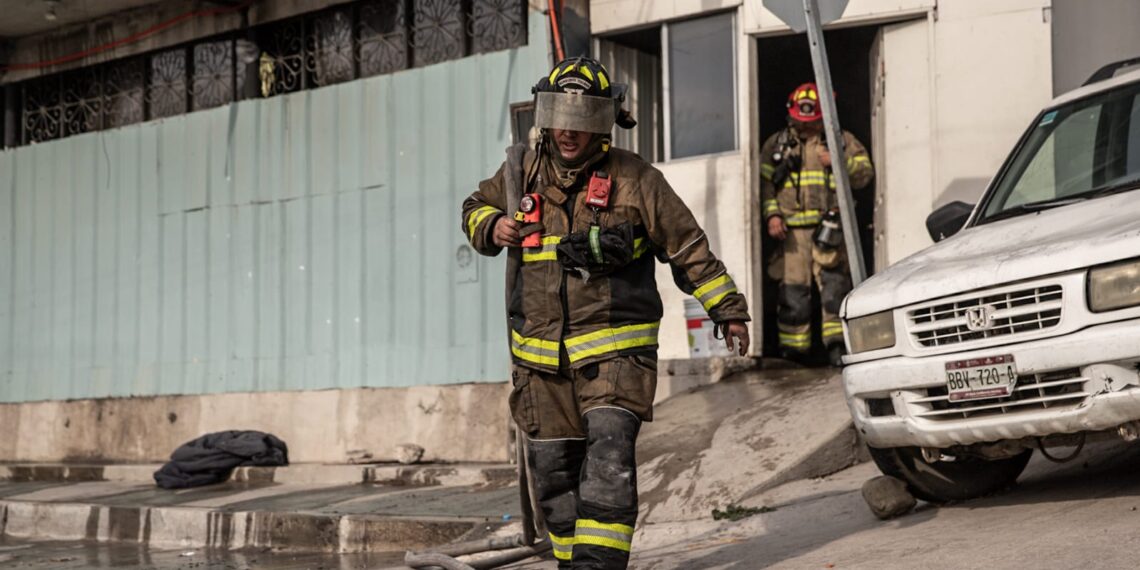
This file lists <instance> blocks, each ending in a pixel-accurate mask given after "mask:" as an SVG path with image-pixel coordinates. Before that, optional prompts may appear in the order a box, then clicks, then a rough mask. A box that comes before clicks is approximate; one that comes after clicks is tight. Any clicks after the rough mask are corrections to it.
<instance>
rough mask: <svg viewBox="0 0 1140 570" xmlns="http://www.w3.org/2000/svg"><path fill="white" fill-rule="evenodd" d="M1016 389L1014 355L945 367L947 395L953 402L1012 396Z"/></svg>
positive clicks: (950, 363) (963, 362)
mask: <svg viewBox="0 0 1140 570" xmlns="http://www.w3.org/2000/svg"><path fill="white" fill-rule="evenodd" d="M1015 385H1017V366H1016V365H1015V364H1014V362H1013V355H1012V354H1003V355H1001V356H988V357H986V358H974V359H971V360H955V361H953V362H947V363H946V391H947V392H948V393H949V395H950V401H951V402H962V401H965V400H981V399H984V398H1001V397H1004V396H1009V395H1010V394H1013V387H1014V386H1015Z"/></svg>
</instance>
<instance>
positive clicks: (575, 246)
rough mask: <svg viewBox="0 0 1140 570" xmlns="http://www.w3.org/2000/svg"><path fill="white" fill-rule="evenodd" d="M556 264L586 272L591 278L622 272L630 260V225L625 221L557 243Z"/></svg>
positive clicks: (631, 244) (578, 234)
mask: <svg viewBox="0 0 1140 570" xmlns="http://www.w3.org/2000/svg"><path fill="white" fill-rule="evenodd" d="M591 234H594V236H595V237H594V238H593V239H592V238H591ZM558 261H559V263H561V264H562V266H563V267H565V268H566V269H585V270H587V271H588V272H589V273H591V274H594V275H598V274H604V273H610V272H613V271H615V270H618V269H621V268H622V267H625V266H626V265H629V262H631V261H633V226H632V225H630V224H629V223H628V222H626V223H624V224H621V225H619V226H616V227H612V228H601V227H598V226H592V227H591V229H590V230H587V231H584V232H574V233H572V234H570V235H568V236H566V238H565V239H563V240H562V242H561V243H559V244H558Z"/></svg>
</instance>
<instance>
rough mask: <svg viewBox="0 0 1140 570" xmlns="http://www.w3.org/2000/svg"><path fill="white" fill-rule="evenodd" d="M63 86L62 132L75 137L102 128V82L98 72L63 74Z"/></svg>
mask: <svg viewBox="0 0 1140 570" xmlns="http://www.w3.org/2000/svg"><path fill="white" fill-rule="evenodd" d="M61 82H62V85H63V132H62V133H61V136H68V135H77V134H80V133H86V132H90V131H97V130H99V129H101V128H103V82H102V81H100V77H99V70H98V69H95V68H87V69H80V70H78V71H73V72H71V73H68V74H65V75H64V76H63V78H62V80H61Z"/></svg>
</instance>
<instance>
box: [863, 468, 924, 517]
mask: <svg viewBox="0 0 1140 570" xmlns="http://www.w3.org/2000/svg"><path fill="white" fill-rule="evenodd" d="M863 500H864V501H867V506H868V507H871V512H872V513H875V516H876V517H879V518H880V519H883V520H887V519H891V518H894V517H897V516H901V515H905V514H906V513H908V512H910V510H911V509H913V508H914V506H915V505H916V504H917V503H918V501H917V500H916V499H915V498H914V495H911V494H910V491H907V490H906V483H904V482H902V481H901V480H899V479H896V478H894V477H890V476H887V475H881V476H879V477H874V478H872V479H868V480H867V482H866V483H863Z"/></svg>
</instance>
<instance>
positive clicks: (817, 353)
mask: <svg viewBox="0 0 1140 570" xmlns="http://www.w3.org/2000/svg"><path fill="white" fill-rule="evenodd" d="M879 28H880V27H879V26H862V27H853V28H845V29H839V30H828V31H826V32H825V33H824V36H825V37H824V39H825V42H826V44H827V55H828V60H829V63H830V67H831V78H832V83H833V87H834V89H835V92H836V107H837V108H838V110H839V124H840V127H841V128H842V129H844V130H846V131H850V132H851V134H853V135H855V138H857V139H859V141H860V142H862V143H863V145H864V146H865V147H867V149H868V151H870V150H871V149H872V148H873V146H872V145H873V144H874V143H873V141H872V140H871V137H872V116H871V111H872V69H871V61H872V58H871V53H872V49H874V45H875V38H876V36H877V35H878V33H879ZM756 42H757V46H756V47H757V66H756V74H757V76H756V77H757V82H756V84H757V88H758V90H757V104H758V108H757V109H756V112H757V113H756V116H757V118H758V121H759V127H760V128H759V134H760V138H759V141H760V143H761V144H762V143H763V141H765V140H767V139H768V137H770V136H772V135H774V134H776V133H777V132H779V131H780V130H781V129H783V128H784V127H786V126H787V108H786V107H785V103H786V102H787V99H788V94H789V93H791V92H792V90H794V89H795V88H796V87H798V86H799V85H800V84H802V83H806V82H809V81H815V73H814V71H813V68H812V63H811V52H810V51H809V49H808V42H807V38H806V37H805V36H804V35H803V34H795V35H783V36H775V37H764V38H757V39H756ZM871 160H872V162H875V163H877V162H878V161H879V160H880V157H877V156H874V154H872V156H871ZM876 183H877V180H875V181H872V182H871V184H870V185H868V186H867V187H866V188H863V189H860V190H854V191H853V193H854V197H855V215H856V218H857V221H858V226H859V234H860V235H859V237H860V241H861V243H862V249H863V257H864V262H865V264H866V266H867V271H868V273H869V272H871V271H872V269H873V268H874V267H875V260H874V249H875V248H874V243H873V241H872V239H873V236H874V233H873V230H874V228H873V222H874V219H875V217H874V202H875V184H876ZM756 199H757V200H758V199H759V189H758V188H757V193H756ZM759 227H760V228H761V232H762V233H763V238H762V239H763V245H762V252H763V255H764V259H763V260H762V263H763V265H764V268H765V271H764V287H763V295H764V299H763V308H764V315H763V318H764V320H763V328H764V346H763V351H764V354H779V346H778V340H777V339H778V330H777V328H776V303H777V295H778V292H779V287H778V283H777V282H775V281H774V280H772V279H771V278H770V277H769V276H768V272H767V267H768V261H769V259H771V256H772V253H773V252H774V251H776V250H777V248H778V247H779V244H778V243H777V242H776V241H775V240H773V239H771V238H770V237H768V235H767V229H766V226H765V225H764V224H759ZM812 295H813V303H812V306H813V307H815V313H814V316H813V317H812V336H813V338H812V347H813V353H812V354H811V358H810V360H811V361H812V362H813V363H820V364H822V363H823V362H826V354H825V352H824V350H823V342H822V339H821V337H820V324H819V323H820V316H819V298H818V297H819V294H818V290H817V289H816V288H815V287H814V286H813V287H812Z"/></svg>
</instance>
